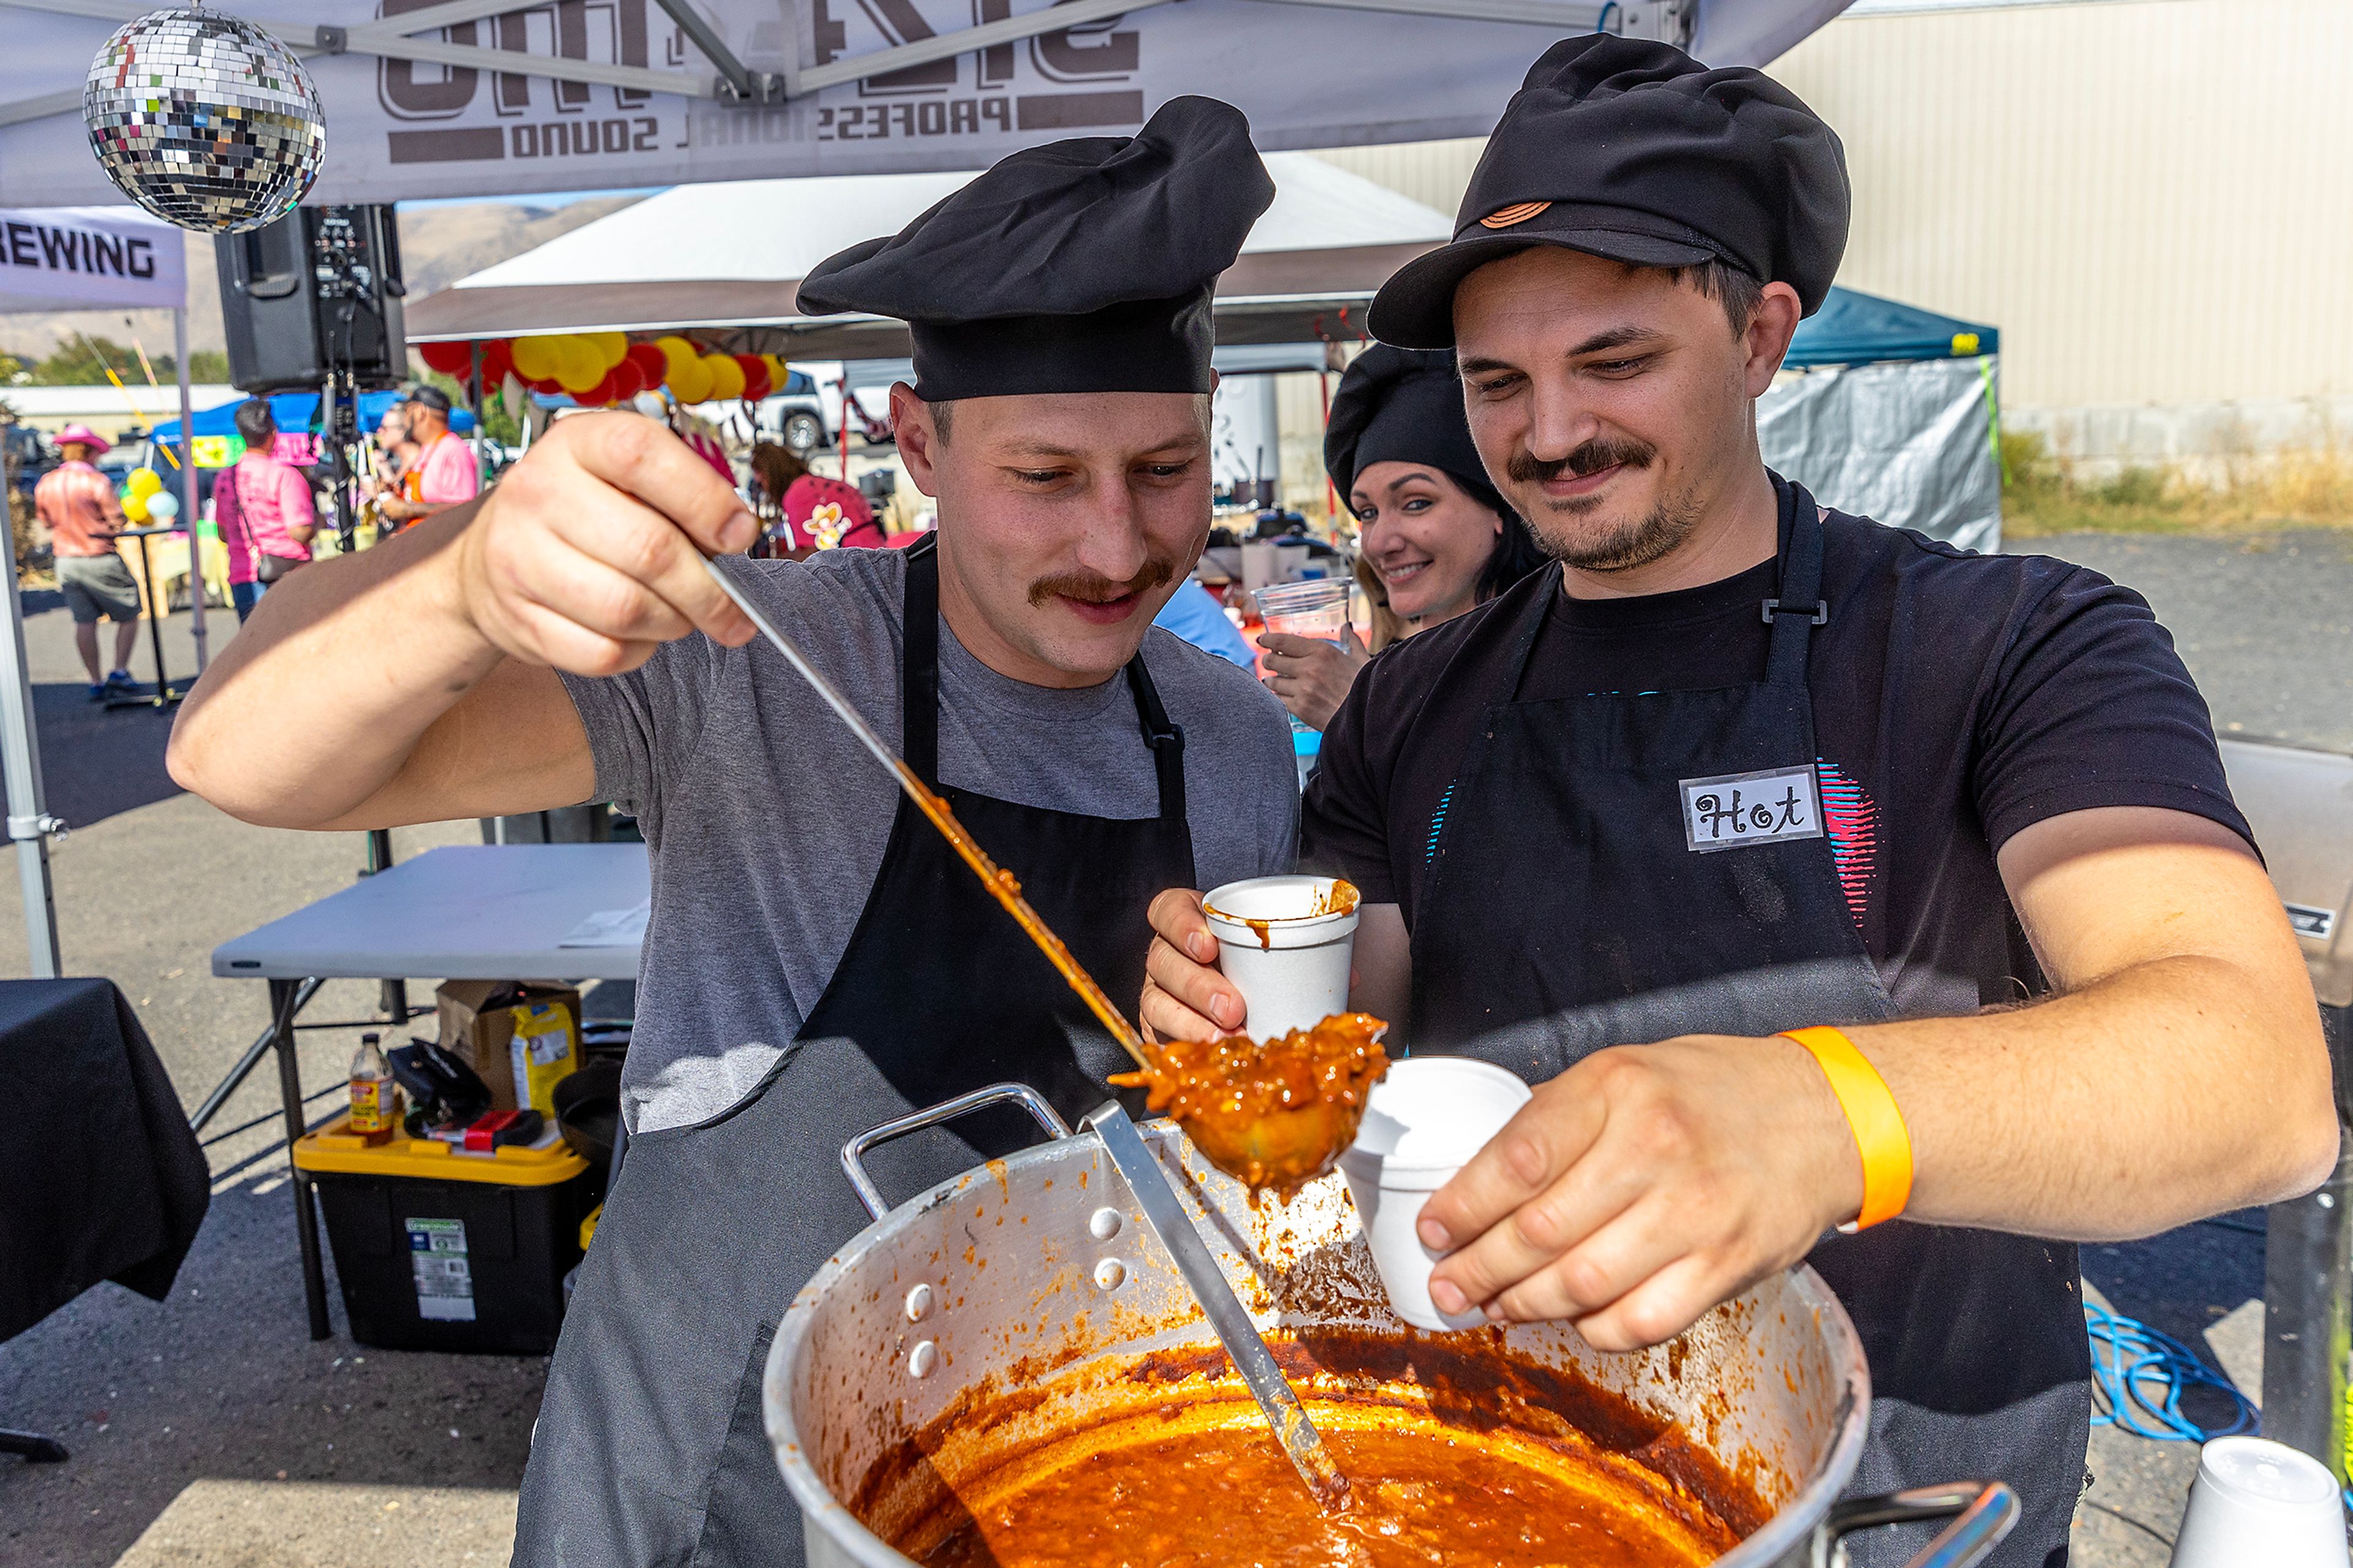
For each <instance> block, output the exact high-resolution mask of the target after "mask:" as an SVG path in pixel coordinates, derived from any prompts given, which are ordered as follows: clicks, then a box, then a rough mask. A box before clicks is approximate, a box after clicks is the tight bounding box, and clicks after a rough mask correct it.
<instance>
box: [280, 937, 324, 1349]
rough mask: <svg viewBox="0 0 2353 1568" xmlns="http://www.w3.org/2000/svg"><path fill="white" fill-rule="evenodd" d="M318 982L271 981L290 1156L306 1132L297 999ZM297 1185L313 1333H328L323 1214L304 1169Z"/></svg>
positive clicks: (305, 1294)
mask: <svg viewBox="0 0 2353 1568" xmlns="http://www.w3.org/2000/svg"><path fill="white" fill-rule="evenodd" d="M297 984H315V983H314V982H307V981H305V982H298V981H292V980H272V981H271V982H270V983H269V1016H271V1017H272V1018H274V1019H276V1020H277V1024H276V1033H277V1036H278V1038H277V1042H276V1043H277V1050H278V1089H279V1093H280V1095H281V1096H283V1098H284V1100H285V1102H286V1157H287V1160H288V1161H289V1162H291V1161H292V1160H293V1157H294V1145H295V1143H296V1142H297V1141H298V1140H300V1139H301V1136H302V1072H301V1064H300V1063H299V1062H298V1061H296V1059H295V1056H294V1044H295V1040H296V1036H295V1033H294V1009H293V1007H292V1006H290V1003H291V1002H292V1000H293V993H294V988H295V986H296V985H297ZM290 1174H291V1175H292V1177H293V1182H292V1185H293V1188H294V1227H295V1231H296V1234H297V1236H298V1237H299V1238H300V1240H301V1244H302V1299H303V1300H304V1301H305V1302H306V1303H307V1304H308V1305H309V1307H310V1309H311V1338H312V1339H314V1340H323V1339H325V1338H326V1337H327V1333H328V1326H327V1270H326V1265H325V1264H324V1262H323V1261H322V1259H321V1258H320V1256H319V1215H318V1212H317V1208H316V1205H314V1204H313V1203H312V1202H311V1184H310V1182H309V1180H308V1179H306V1178H305V1177H304V1176H303V1174H302V1173H301V1172H300V1171H293V1172H291V1173H290Z"/></svg>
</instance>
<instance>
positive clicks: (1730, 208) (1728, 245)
mask: <svg viewBox="0 0 2353 1568" xmlns="http://www.w3.org/2000/svg"><path fill="white" fill-rule="evenodd" d="M1850 205H1851V204H1850V198H1849V192H1848V188H1847V177H1846V153H1845V152H1844V150H1843V149H1841V147H1840V146H1839V139H1838V136H1837V135H1836V133H1835V132H1832V131H1831V128H1830V127H1829V126H1827V125H1825V124H1823V123H1822V122H1821V121H1820V119H1819V118H1818V117H1817V116H1816V115H1815V114H1814V111H1813V110H1810V109H1808V108H1807V107H1806V106H1805V105H1804V104H1803V103H1801V102H1799V100H1798V97H1797V95H1796V94H1794V93H1792V92H1790V91H1789V90H1788V89H1787V88H1785V87H1783V86H1781V85H1780V84H1779V83H1778V82H1776V81H1774V80H1773V79H1771V78H1770V77H1767V76H1766V75H1765V74H1764V73H1763V72H1761V71H1756V70H1751V69H1749V68H1746V67H1730V68H1725V69H1721V70H1710V69H1709V68H1706V67H1705V66H1703V65H1701V64H1700V63H1699V62H1698V61H1697V60H1694V59H1693V58H1691V57H1690V56H1689V55H1686V54H1684V53H1683V51H1682V50H1681V49H1678V48H1675V47H1672V46H1671V45H1668V44H1661V43H1653V42H1648V41H1645V40H1641V39H1637V38H1620V37H1612V36H1610V35H1609V34H1605V33H1590V34H1586V35H1584V36H1582V37H1575V38H1567V39H1564V40H1562V41H1561V42H1560V43H1557V44H1555V45H1554V46H1553V47H1551V48H1549V49H1547V50H1546V51H1545V54H1544V58H1541V59H1539V60H1537V61H1536V63H1535V65H1534V66H1533V67H1531V68H1529V71H1528V75H1527V80H1526V81H1525V83H1524V84H1523V85H1522V86H1521V88H1520V90H1519V91H1518V92H1516V93H1514V95H1513V97H1512V101H1511V102H1510V103H1509V104H1508V105H1507V106H1505V108H1504V117H1503V119H1502V121H1500V122H1499V123H1498V124H1497V125H1496V127H1495V132H1494V134H1493V136H1492V137H1490V138H1489V139H1488V142H1487V151H1486V153H1485V154H1484V155H1483V156H1482V157H1481V158H1480V160H1479V166H1478V168H1477V169H1476V170H1475V171H1473V172H1472V175H1471V187H1470V189H1469V191H1468V192H1467V193H1465V195H1463V198H1462V207H1461V211H1460V212H1459V213H1458V214H1457V215H1456V216H1455V220H1454V239H1453V242H1452V243H1451V244H1449V245H1444V246H1441V247H1439V248H1438V249H1436V250H1433V251H1431V252H1430V253H1429V254H1428V255H1426V256H1422V257H1420V258H1417V259H1415V260H1413V261H1411V262H1409V263H1408V264H1407V265H1406V266H1405V267H1403V268H1400V269H1399V270H1398V273H1397V274H1396V276H1394V277H1392V278H1391V279H1389V280H1388V283H1386V284H1384V285H1383V286H1382V288H1381V291H1380V293H1379V294H1378V295H1377V296H1376V297H1375V299H1374V300H1373V306H1372V310H1371V312H1370V315H1369V318H1368V324H1369V325H1370V326H1371V328H1372V331H1373V335H1374V336H1376V337H1377V338H1379V339H1381V340H1382V341H1383V342H1391V343H1399V344H1403V345H1406V346H1408V347H1411V348H1431V349H1434V348H1446V347H1449V346H1451V344H1452V343H1453V342H1454V290H1455V288H1456V286H1457V285H1458V284H1460V283H1461V281H1462V279H1464V278H1466V277H1468V276H1469V275H1470V274H1471V273H1472V271H1474V270H1476V269H1477V268H1481V267H1483V266H1485V265H1486V264H1487V263H1488V262H1490V261H1498V260H1501V259H1502V258H1504V257H1506V256H1509V255H1512V254H1514V252H1517V251H1521V250H1525V249H1527V248H1528V247H1530V246H1535V245H1556V246H1560V247H1565V248H1567V249H1570V250H1581V251H1586V252H1588V253H1589V254H1591V255H1594V256H1606V257H1609V258H1612V259H1613V260H1618V261H1626V262H1632V263H1634V264H1636V265H1639V266H1646V267H1690V266H1694V265H1697V264H1700V263H1704V262H1709V261H1722V262H1724V263H1725V264H1726V265H1728V266H1731V267H1734V268H1738V269H1739V270H1740V271H1742V272H1746V274H1748V275H1749V276H1750V277H1752V278H1754V279H1757V280H1758V281H1759V282H1765V283H1775V282H1778V283H1787V284H1788V285H1789V286H1790V287H1791V288H1792V289H1796V290H1797V291H1798V298H1799V301H1800V302H1801V303H1802V304H1803V305H1804V307H1805V313H1806V314H1808V315H1811V314H1812V313H1813V312H1814V311H1815V310H1817V309H1819V308H1820V305H1821V302H1822V300H1823V299H1824V298H1825V297H1826V296H1827V295H1828V294H1829V293H1830V288H1831V278H1832V277H1834V276H1835V275H1836V274H1837V272H1838V264H1839V258H1840V257H1841V256H1842V255H1843V254H1845V251H1846V234H1847V217H1848V213H1849V208H1850Z"/></svg>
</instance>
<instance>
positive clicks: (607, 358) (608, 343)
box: [580, 332, 629, 370]
mask: <svg viewBox="0 0 2353 1568" xmlns="http://www.w3.org/2000/svg"><path fill="white" fill-rule="evenodd" d="M580 336H581V339H582V341H583V342H586V343H587V344H588V346H589V347H590V348H593V349H595V350H596V356H597V357H598V358H599V359H601V360H603V361H604V362H605V368H606V369H607V370H610V369H612V368H613V367H614V366H615V365H617V364H618V363H621V362H622V361H623V360H625V359H627V358H628V357H629V334H628V333H627V332H583V333H581V334H580Z"/></svg>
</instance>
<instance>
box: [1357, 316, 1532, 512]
mask: <svg viewBox="0 0 2353 1568" xmlns="http://www.w3.org/2000/svg"><path fill="white" fill-rule="evenodd" d="M1375 463H1427V464H1429V465H1430V467H1431V468H1437V469H1440V470H1441V471H1442V472H1444V473H1445V474H1446V475H1447V476H1448V477H1450V478H1451V479H1453V480H1454V481H1455V483H1457V484H1459V485H1461V487H1462V488H1463V489H1465V490H1467V491H1469V492H1470V494H1471V496H1472V499H1473V500H1477V501H1478V502H1479V504H1480V505H1482V506H1483V507H1485V508H1486V509H1487V510H1490V511H1493V512H1505V511H1509V510H1511V509H1510V508H1509V507H1507V506H1505V505H1504V498H1503V497H1502V496H1501V495H1499V494H1497V493H1496V490H1495V487H1494V486H1493V484H1492V483H1490V482H1489V481H1488V479H1487V467H1486V465H1485V464H1484V463H1482V462H1481V461H1480V460H1479V448H1478V447H1476V446H1475V445H1473V444H1472V440H1471V421H1470V419H1469V418H1468V417H1467V416H1465V415H1464V414H1463V412H1462V382H1461V377H1459V376H1458V375H1456V374H1455V372H1454V355H1453V354H1452V353H1448V352H1446V351H1443V350H1440V351H1435V352H1433V351H1430V350H1427V349H1399V348H1391V347H1390V346H1389V345H1388V344H1387V343H1375V344H1374V345H1373V346H1372V347H1370V348H1368V349H1366V351H1365V352H1364V353H1360V354H1358V355H1357V356H1356V360H1355V361H1354V362H1353V363H1350V365H1349V366H1348V369H1347V372H1346V374H1344V375H1342V376H1341V377H1340V385H1339V389H1338V390H1337V391H1335V393H1333V395H1332V415H1331V418H1330V419H1329V420H1328V421H1327V422H1326V424H1325V425H1324V472H1325V473H1328V474H1330V475H1331V476H1332V483H1333V486H1334V487H1335V489H1338V490H1339V492H1340V500H1341V504H1343V505H1349V504H1350V503H1349V501H1348V492H1349V491H1350V490H1351V489H1354V488H1355V487H1356V476H1357V475H1358V474H1360V473H1362V472H1363V471H1364V470H1365V469H1366V468H1370V467H1372V465H1374V464H1375Z"/></svg>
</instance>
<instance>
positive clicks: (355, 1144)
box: [294, 1121, 600, 1355]
mask: <svg viewBox="0 0 2353 1568" xmlns="http://www.w3.org/2000/svg"><path fill="white" fill-rule="evenodd" d="M294 1164H295V1168H296V1169H297V1170H298V1171H300V1172H301V1175H302V1179H303V1180H305V1181H308V1182H310V1183H311V1184H312V1185H313V1186H314V1187H315V1188H316V1189H317V1191H318V1194H319V1207H320V1211H321V1212H322V1214H323V1215H325V1216H326V1222H327V1241H328V1244H329V1245H330V1246H331V1247H333V1249H334V1255H335V1274H336V1277H337V1279H339V1280H340V1282H341V1283H342V1286H343V1311H344V1314H345V1315H346V1316H347V1317H348V1318H349V1319H350V1321H351V1328H352V1338H353V1339H354V1340H356V1341H358V1342H360V1343H361V1344H364V1345H375V1346H379V1347H381V1348H383V1349H385V1350H407V1351H481V1352H503V1353H506V1354H510V1355H535V1354H544V1353H545V1352H549V1351H552V1350H554V1348H555V1335H556V1331H557V1330H558V1329H560V1328H561V1327H562V1326H563V1323H564V1277H565V1274H566V1273H568V1272H569V1271H570V1270H571V1268H572V1267H573V1266H574V1265H575V1264H576V1263H578V1262H579V1261H580V1258H581V1250H580V1222H581V1220H582V1219H584V1218H585V1217H586V1215H587V1213H588V1211H589V1210H590V1209H591V1208H592V1207H594V1206H595V1205H596V1198H597V1197H598V1196H599V1195H600V1194H598V1193H597V1192H596V1175H595V1173H594V1172H593V1171H592V1170H591V1169H590V1167H589V1165H588V1163H587V1162H586V1161H585V1160H583V1159H581V1158H580V1156H579V1155H577V1154H575V1153H574V1152H572V1151H571V1150H570V1149H568V1148H566V1147H565V1146H564V1144H563V1143H561V1142H556V1143H554V1144H552V1145H551V1146H549V1147H546V1148H538V1149H517V1148H504V1149H499V1150H496V1151H495V1152H491V1153H488V1154H468V1153H465V1152H461V1151H459V1150H456V1149H453V1148H451V1147H450V1146H449V1145H448V1144H447V1143H443V1142H438V1141H435V1140H431V1139H409V1138H395V1139H393V1140H392V1141H391V1142H386V1143H381V1144H374V1145H371V1144H369V1143H368V1142H366V1141H365V1140H364V1139H362V1138H359V1137H357V1136H355V1135H354V1134H353V1133H352V1132H351V1131H350V1130H349V1128H348V1127H347V1126H346V1125H345V1124H344V1123H343V1122H341V1121H337V1122H334V1123H332V1124H331V1125H329V1126H327V1127H325V1128H323V1129H322V1130H321V1131H317V1132H314V1133H311V1135H310V1136H308V1137H306V1138H304V1139H303V1140H302V1141H301V1142H299V1143H297V1144H296V1145H295V1148H294Z"/></svg>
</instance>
